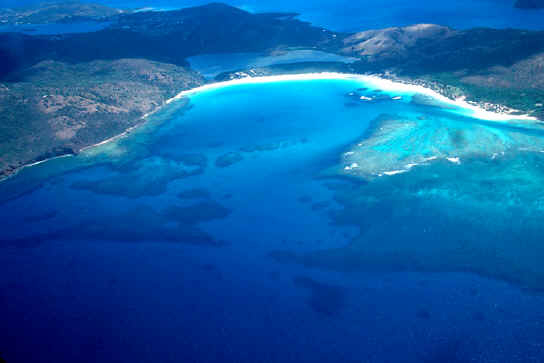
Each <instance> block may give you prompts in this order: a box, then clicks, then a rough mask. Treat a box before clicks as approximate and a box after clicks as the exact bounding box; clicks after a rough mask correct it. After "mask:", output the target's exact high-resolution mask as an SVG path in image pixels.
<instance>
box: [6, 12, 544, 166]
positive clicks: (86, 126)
mask: <svg viewBox="0 0 544 363" xmlns="http://www.w3.org/2000/svg"><path fill="white" fill-rule="evenodd" d="M47 6H49V9H52V12H48V14H56V15H54V16H53V15H48V18H47V19H45V20H42V18H39V17H37V16H38V15H36V14H41V12H43V9H44V8H43V6H42V7H41V8H40V9H42V10H40V11H37V12H36V11H34V12H33V11H31V10H26V11H25V12H16V13H17V14H19V15H17V16H16V19H18V20H17V21H22V22H28V23H31V22H40V21H67V20H68V19H75V18H76V17H78V18H80V17H86V18H93V19H101V20H105V19H106V20H108V21H109V22H111V23H110V24H109V25H108V26H107V27H106V28H105V29H102V30H100V31H96V32H90V33H80V34H56V35H47V36H45V35H42V36H30V35H24V34H20V33H0V110H2V112H1V113H0V135H1V138H0V177H7V176H9V175H12V174H13V173H14V172H16V171H17V170H19V169H20V168H21V167H22V166H25V165H29V164H32V163H36V162H39V161H42V160H46V159H48V158H50V157H54V156H60V155H67V154H74V153H78V152H79V151H80V150H81V149H83V148H86V147H89V146H91V145H94V144H97V143H100V142H103V141H104V140H107V139H109V138H112V137H114V136H116V135H119V134H122V133H123V132H125V131H126V130H127V129H130V128H133V127H135V126H137V125H139V124H141V123H142V122H144V121H145V116H146V115H148V114H150V113H152V112H154V111H156V110H158V109H159V108H160V107H161V106H163V105H164V104H166V102H167V100H169V99H170V98H171V97H174V96H175V95H177V94H178V93H179V92H181V91H184V90H189V89H192V88H195V87H199V86H201V85H203V84H205V83H213V82H217V81H221V80H228V79H233V78H240V77H257V76H267V75H268V76H269V75H281V74H293V73H319V72H328V71H333V72H338V73H349V74H373V75H379V76H380V77H382V78H386V79H390V80H395V81H397V82H401V83H408V84H412V85H420V86H423V87H425V88H428V89H432V90H434V91H436V92H437V93H439V94H441V95H443V96H445V97H447V98H450V99H459V98H463V99H465V100H466V101H467V102H468V104H472V105H476V106H479V107H482V108H484V109H486V110H488V111H493V112H499V113H507V114H510V115H518V114H528V115H531V116H533V117H536V118H539V119H541V120H542V119H544V107H543V105H544V32H538V31H525V30H515V29H503V30H497V29H485V28H479V29H469V30H456V29H451V28H448V27H445V26H440V25H434V24H417V25H413V26H408V27H395V28H387V29H376V30H367V31H362V32H358V33H339V32H334V31H330V30H328V29H324V28H321V27H317V26H313V25H312V24H309V23H307V22H304V21H301V20H299V19H298V17H297V14H281V13H266V14H253V13H250V12H247V11H244V10H241V9H238V8H235V7H232V6H229V5H225V4H219V3H213V4H209V5H204V6H197V7H191V8H186V9H181V10H173V11H161V12H153V11H140V12H133V11H121V10H119V9H109V8H105V7H102V6H94V5H89V4H85V5H83V4H79V5H73V4H72V5H67V6H65V5H62V6H61V5H47ZM53 10H54V11H53ZM4 13H5V14H7V13H10V11H4ZM5 14H4V15H2V16H3V18H1V19H8V18H7V16H8V15H5ZM12 14H13V12H12ZM25 14H26V15H25ZM59 14H64V15H59ZM10 19H15V18H13V17H12V18H10ZM10 21H11V20H10ZM293 49H308V50H314V51H320V52H324V53H327V54H335V55H340V56H345V57H349V58H350V59H354V61H353V62H350V63H343V62H334V61H332V62H331V61H325V62H319V61H312V62H302V63H296V64H281V65H271V66H267V67H261V68H251V69H246V68H242V69H235V70H230V71H228V72H225V73H222V74H219V75H218V76H217V77H215V78H214V79H205V78H204V77H203V76H202V75H200V74H198V73H197V72H196V71H194V70H192V69H191V68H190V64H189V63H188V61H187V59H188V58H189V57H192V56H198V55H203V54H212V53H225V54H227V53H243V52H260V53H263V54H270V55H274V54H282V52H285V51H290V50H293Z"/></svg>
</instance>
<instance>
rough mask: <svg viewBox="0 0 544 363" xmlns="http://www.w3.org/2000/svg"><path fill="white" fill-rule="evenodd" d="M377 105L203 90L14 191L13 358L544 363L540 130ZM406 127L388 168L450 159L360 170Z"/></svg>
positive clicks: (3, 295) (9, 244) (8, 245)
mask: <svg viewBox="0 0 544 363" xmlns="http://www.w3.org/2000/svg"><path fill="white" fill-rule="evenodd" d="M368 87H369V85H365V84H361V83H360V82H358V81H355V80H313V81H297V82H276V83H270V84H250V85H237V86H231V87H227V88H220V89H214V90H210V91H206V92H203V93H197V94H195V95H193V96H191V98H190V102H189V103H188V104H185V103H184V101H183V100H182V101H179V102H178V103H173V104H171V105H170V106H168V107H167V108H165V109H163V111H161V112H159V113H157V114H155V115H154V116H153V117H152V119H151V120H150V122H149V123H148V124H146V126H144V127H143V128H141V129H139V130H138V131H136V132H134V133H133V134H132V135H131V136H130V137H127V138H124V139H120V140H118V141H116V142H114V143H110V144H107V145H104V146H103V147H100V148H96V149H92V150H89V151H88V152H85V153H83V154H81V155H79V156H77V157H74V158H66V159H59V160H54V161H52V162H50V163H45V164H42V165H39V166H37V167H34V168H29V169H26V170H25V171H23V172H21V173H20V174H19V175H18V176H17V177H15V178H13V179H11V180H9V181H8V182H6V183H3V184H1V185H0V193H2V196H3V197H4V196H7V195H8V193H9V194H10V196H13V189H12V188H13V187H14V186H15V187H16V188H17V187H18V188H23V187H26V186H27V185H28V186H32V188H31V189H29V191H27V192H26V193H24V194H21V193H17V194H19V197H16V198H13V197H12V198H11V199H9V200H7V201H4V202H3V204H2V207H1V209H0V216H1V218H2V220H3V221H4V222H5V223H4V226H9V227H7V228H4V229H3V230H2V236H1V240H2V247H1V250H2V252H1V253H0V258H1V261H0V263H1V265H2V267H3V273H2V274H1V275H0V304H1V309H0V314H1V315H0V318H1V319H2V321H4V322H5V323H4V324H5V326H6V327H7V328H6V329H4V331H3V333H2V335H3V337H2V338H3V339H2V340H1V345H0V351H1V352H3V355H4V357H5V358H6V360H7V361H8V362H13V361H47V360H56V361H74V360H77V361H82V362H85V361H89V362H94V361H134V360H137V361H144V362H145V361H154V362H156V361H164V362H168V361H172V362H174V361H179V360H180V359H181V360H183V361H217V360H223V361H243V362H245V361H247V362H255V361H297V362H300V361H308V362H310V361H316V360H318V359H319V360H323V361H346V362H351V361H361V360H364V361H369V362H387V361H403V362H421V361H424V362H444V361H453V362H456V361H459V362H466V361H475V362H485V361H494V360H499V361H510V362H530V361H535V362H537V361H541V360H542V359H543V357H544V352H543V351H542V348H541V347H540V337H541V336H542V334H543V333H544V331H543V330H544V327H543V325H542V322H543V319H544V314H543V313H542V309H541V307H542V303H543V302H544V296H543V295H541V293H540V292H539V291H538V290H541V288H542V286H544V282H543V281H544V280H543V277H542V276H544V274H543V271H544V270H543V269H542V268H541V266H540V263H539V261H541V257H542V256H543V254H544V251H543V250H542V248H541V247H540V240H541V238H540V237H539V236H540V235H541V234H542V229H543V227H542V223H541V222H542V217H543V216H542V206H543V205H544V204H542V201H543V200H544V199H543V198H544V195H543V194H542V192H541V187H540V186H541V185H542V182H543V181H544V180H543V175H544V174H543V169H542V167H544V164H543V159H542V156H541V153H540V152H539V151H540V150H544V147H543V148H540V143H541V138H542V136H541V131H540V126H539V125H538V124H530V123H524V122H521V121H520V122H511V123H490V122H485V121H483V120H477V119H472V118H470V117H467V116H464V115H463V114H464V113H466V112H464V111H462V110H455V109H453V110H452V109H449V108H440V107H431V106H425V105H421V104H415V103H413V102H412V99H411V95H410V94H408V93H402V92H396V93H395V92H393V93H387V92H375V91H374V90H373V89H372V88H368ZM364 88H368V89H364ZM354 94H357V95H358V96H359V97H354ZM361 95H365V97H367V96H368V97H369V98H370V97H374V101H364V100H361V98H360V96H361ZM378 95H379V96H378ZM398 95H401V96H402V99H401V100H392V97H393V96H398ZM384 113H386V114H387V115H389V117H385V118H384V116H383V114H384ZM392 115H393V116H392ZM384 120H386V121H389V122H387V123H385V124H384V123H383V121H384ZM408 121H410V122H411V123H410V122H408ZM407 123H410V125H411V126H410V128H409V129H408V130H409V132H405V133H401V134H400V135H397V136H396V137H395V138H394V139H393V140H392V143H390V144H389V145H390V146H389V147H390V149H393V150H392V151H393V152H394V157H391V158H389V157H387V158H382V159H378V160H379V161H380V163H383V162H384V160H389V161H390V162H395V160H402V159H403V158H404V157H406V156H405V155H404V153H405V152H406V151H407V149H408V151H410V153H408V154H409V155H425V156H426V157H428V156H429V155H428V154H427V153H429V152H430V151H429V150H430V149H431V148H430V147H429V145H430V144H433V146H434V149H433V152H435V153H436V154H437V155H439V156H440V158H439V159H436V160H433V161H432V162H429V163H427V164H422V165H418V166H417V167H414V168H413V169H411V170H410V171H409V172H407V173H404V174H398V175H393V176H382V177H379V176H374V177H371V178H368V177H365V176H364V175H353V174H352V173H346V172H345V170H344V166H345V163H346V160H345V159H344V157H345V156H343V155H345V153H346V152H349V151H350V150H352V149H353V148H354V147H357V146H358V145H359V144H361V143H362V144H363V146H366V147H368V148H371V147H373V146H376V145H378V144H379V143H378V144H377V143H374V144H368V142H369V140H370V141H372V142H374V141H376V138H377V137H378V136H380V134H379V133H376V130H379V128H380V127H383V126H384V125H389V126H390V125H393V126H398V125H399V124H402V125H404V124H407ZM412 124H415V125H416V127H414V126H413V125H412ZM444 130H446V131H448V130H450V131H451V132H449V131H448V132H446V131H444ZM388 135H390V134H388ZM444 135H446V136H447V137H446V136H444ZM490 135H492V136H493V137H491V136H490ZM476 136H477V137H478V138H476ZM481 137H484V138H483V140H485V145H483V143H478V140H480V138H481ZM437 139H440V140H442V142H441V143H438V142H436V140H437ZM446 139H447V140H449V141H447V142H446ZM380 140H381V141H383V140H384V139H383V138H382V139H380ZM410 140H411V141H412V143H411V144H410ZM378 141H379V140H378ZM365 143H366V144H365ZM397 145H400V146H398V147H396V148H395V146H397ZM470 145H474V147H470ZM529 146H530V150H526V148H527V147H529ZM452 148H454V149H452ZM375 150H378V151H380V152H385V155H390V154H389V152H390V151H391V150H387V149H384V148H383V147H382V148H379V147H378V148H375ZM399 150H400V151H402V152H400V151H399ZM503 151H504V155H503V154H502V152H503ZM461 152H462V153H463V154H462V157H461V158H460V161H461V164H460V165H458V164H457V163H453V162H451V161H448V159H447V158H446V157H448V156H454V155H456V156H459V155H460V153H461ZM439 153H443V154H439ZM448 153H452V154H451V155H450V154H448ZM496 153H499V155H494V154H496ZM353 155H355V154H353ZM399 155H400V156H399ZM433 155H435V154H433ZM382 156H383V155H382ZM349 161H350V163H351V162H352V160H349ZM358 163H359V164H361V165H362V163H363V161H362V160H358ZM380 165H381V164H380ZM44 175H49V176H48V177H46V178H44ZM36 181H38V182H36ZM19 191H21V190H20V189H19ZM3 199H4V198H3ZM60 342H62V344H61V343H60ZM29 345H31V346H32V347H33V349H32V350H29V349H28V346H29ZM66 346H70V347H71V349H66Z"/></svg>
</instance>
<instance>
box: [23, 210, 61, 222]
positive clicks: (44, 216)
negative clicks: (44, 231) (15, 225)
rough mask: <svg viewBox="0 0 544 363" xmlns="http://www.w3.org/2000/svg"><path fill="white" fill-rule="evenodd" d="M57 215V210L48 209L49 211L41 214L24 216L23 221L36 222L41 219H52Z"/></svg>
mask: <svg viewBox="0 0 544 363" xmlns="http://www.w3.org/2000/svg"><path fill="white" fill-rule="evenodd" d="M57 215H58V211H56V210H50V211H47V212H44V213H42V214H36V215H30V216H26V217H24V219H23V221H24V222H25V223H37V222H42V221H47V220H49V219H53V218H55V217H56V216H57Z"/></svg>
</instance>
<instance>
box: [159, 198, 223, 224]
mask: <svg viewBox="0 0 544 363" xmlns="http://www.w3.org/2000/svg"><path fill="white" fill-rule="evenodd" d="M230 213H231V210H230V209H228V208H225V207H223V206H222V205H221V204H219V203H217V202H214V201H204V202H200V203H197V204H195V205H191V206H188V207H180V206H170V207H168V208H166V209H165V210H164V211H163V212H162V215H163V216H164V217H165V218H168V219H171V220H174V221H176V222H179V223H181V224H184V225H194V224H197V223H201V222H208V221H211V220H214V219H222V218H226V217H228V216H229V215H230Z"/></svg>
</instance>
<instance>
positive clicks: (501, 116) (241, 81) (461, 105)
mask: <svg viewBox="0 0 544 363" xmlns="http://www.w3.org/2000/svg"><path fill="white" fill-rule="evenodd" d="M312 80H352V81H360V82H364V83H367V84H369V85H371V86H373V87H375V88H376V89H380V90H383V91H386V92H401V93H402V92H404V93H410V94H422V95H425V96H429V97H432V98H434V99H436V100H438V101H440V102H442V103H445V104H448V105H452V106H455V107H457V108H458V109H461V110H462V109H465V110H470V111H471V113H469V114H467V115H465V116H469V117H473V118H477V119H481V120H487V121H502V122H507V121H514V120H518V121H535V122H536V121H538V119H537V118H536V117H534V116H530V115H528V114H524V115H511V114H508V113H499V112H493V111H487V110H485V109H483V108H482V107H479V106H476V105H473V104H470V103H468V102H467V101H466V99H465V98H464V97H461V98H458V99H450V98H448V97H446V96H444V95H442V94H440V93H439V92H437V91H435V90H433V89H431V88H427V87H424V86H422V85H418V84H410V83H408V82H405V81H401V80H392V79H388V78H384V77H380V76H377V75H365V74H356V73H338V72H319V73H299V74H283V75H266V76H255V77H251V76H248V77H243V78H237V79H232V80H229V81H220V82H213V83H207V84H204V85H202V86H199V87H196V88H192V89H188V90H184V91H181V92H179V93H178V94H176V95H175V96H173V97H171V98H169V99H167V100H166V101H164V102H163V104H162V105H160V106H158V107H157V108H156V109H154V110H153V111H150V112H148V113H146V114H144V115H142V116H141V117H140V118H139V120H140V122H138V123H137V124H135V125H134V126H131V127H129V128H128V129H126V130H125V131H123V132H122V133H120V134H118V135H115V136H112V137H110V138H108V139H106V140H102V141H100V142H97V143H95V144H92V145H88V146H85V147H83V148H81V149H80V150H78V152H77V153H75V154H65V155H57V156H54V157H52V158H49V159H44V160H40V161H36V162H32V163H30V164H26V165H22V166H21V167H19V168H17V169H15V170H14V171H13V172H12V173H11V174H8V175H6V176H4V177H2V178H0V183H1V182H3V181H5V180H8V179H10V178H12V177H14V176H15V175H17V174H18V173H19V172H20V171H21V170H24V169H25V168H29V167H32V166H36V165H40V164H43V163H45V162H47V161H51V160H55V159H59V158H64V157H70V156H76V155H78V154H79V153H82V152H85V151H87V150H89V149H93V148H96V147H99V146H102V145H105V144H108V143H110V142H113V141H116V140H118V139H120V138H123V137H125V136H128V135H129V134H131V133H132V131H134V130H135V129H137V128H139V127H141V126H143V125H144V124H146V123H147V121H148V120H147V119H148V118H149V117H150V116H152V115H153V114H155V113H157V112H158V111H160V110H162V109H163V108H164V107H166V106H168V105H170V104H171V103H172V102H175V101H178V100H180V99H183V98H185V97H189V96H191V95H193V94H196V93H200V92H206V91H212V90H216V89H221V88H226V87H231V86H237V85H245V84H266V83H275V82H297V81H312Z"/></svg>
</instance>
